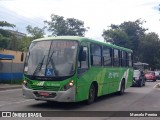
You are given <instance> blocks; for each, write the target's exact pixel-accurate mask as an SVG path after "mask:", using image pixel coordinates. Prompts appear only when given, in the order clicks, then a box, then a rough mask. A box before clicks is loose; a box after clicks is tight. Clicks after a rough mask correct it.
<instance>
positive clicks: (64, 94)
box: [22, 85, 75, 102]
mask: <svg viewBox="0 0 160 120" xmlns="http://www.w3.org/2000/svg"><path fill="white" fill-rule="evenodd" d="M22 92H23V96H24V97H25V98H28V99H36V100H44V101H57V102H75V86H73V87H71V88H70V89H68V90H66V91H43V90H32V89H29V88H27V87H25V86H24V85H22ZM40 92H44V93H47V94H49V96H41V95H39V93H40Z"/></svg>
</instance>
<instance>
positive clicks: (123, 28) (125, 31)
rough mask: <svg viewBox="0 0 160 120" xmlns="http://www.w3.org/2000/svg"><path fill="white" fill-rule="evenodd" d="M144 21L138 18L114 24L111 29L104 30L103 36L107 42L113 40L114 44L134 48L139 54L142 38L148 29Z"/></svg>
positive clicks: (135, 53)
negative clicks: (144, 26) (144, 25)
mask: <svg viewBox="0 0 160 120" xmlns="http://www.w3.org/2000/svg"><path fill="white" fill-rule="evenodd" d="M144 22H145V21H142V20H140V19H138V20H136V21H133V22H132V21H128V22H123V23H121V24H120V25H114V24H112V25H111V26H110V29H108V30H104V31H103V34H102V36H103V37H104V39H105V40H106V41H107V42H108V41H112V43H113V44H116V45H119V46H122V47H127V48H130V49H132V50H133V51H134V55H135V56H137V54H138V51H137V50H138V47H139V43H140V40H141V38H142V37H143V36H144V35H145V31H146V30H147V29H145V28H143V26H142V25H143V23H144ZM135 58H137V57H135ZM137 59H138V58H137Z"/></svg>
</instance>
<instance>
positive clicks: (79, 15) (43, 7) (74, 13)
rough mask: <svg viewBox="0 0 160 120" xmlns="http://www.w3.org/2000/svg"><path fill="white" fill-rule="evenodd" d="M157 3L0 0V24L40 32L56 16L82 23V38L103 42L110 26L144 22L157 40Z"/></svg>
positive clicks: (139, 0) (159, 30) (159, 5)
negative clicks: (8, 24) (28, 26)
mask: <svg viewBox="0 0 160 120" xmlns="http://www.w3.org/2000/svg"><path fill="white" fill-rule="evenodd" d="M159 8H160V1H159V0H0V21H7V22H10V23H12V24H15V25H16V27H15V28H14V29H13V30H18V31H19V32H23V33H27V32H26V26H27V25H32V26H33V27H40V28H42V27H43V26H44V25H45V24H44V22H43V21H44V20H50V15H51V14H52V13H53V14H56V15H59V16H63V17H64V18H65V19H66V18H75V19H79V20H82V21H84V26H85V27H90V29H89V30H88V32H86V34H85V36H86V37H89V38H93V39H96V40H99V41H104V40H103V37H102V32H103V30H104V29H105V30H107V29H108V28H109V26H110V25H111V24H117V25H119V24H121V23H123V22H124V21H135V20H137V19H140V18H141V19H142V20H145V21H146V23H144V25H143V27H144V28H148V29H149V30H148V31H147V32H155V33H157V34H158V35H159V36H160V11H159Z"/></svg>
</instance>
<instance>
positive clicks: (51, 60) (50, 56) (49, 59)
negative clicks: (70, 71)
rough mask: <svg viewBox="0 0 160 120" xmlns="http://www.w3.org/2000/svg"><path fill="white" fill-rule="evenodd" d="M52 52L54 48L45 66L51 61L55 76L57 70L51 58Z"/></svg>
mask: <svg viewBox="0 0 160 120" xmlns="http://www.w3.org/2000/svg"><path fill="white" fill-rule="evenodd" d="M53 53H54V50H53V51H52V53H51V55H50V57H49V58H48V61H47V64H46V68H47V66H48V64H49V63H50V61H51V65H52V67H53V69H54V73H55V76H57V75H58V72H57V70H56V67H55V64H54V61H53V59H52V56H53Z"/></svg>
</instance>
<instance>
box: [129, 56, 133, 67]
mask: <svg viewBox="0 0 160 120" xmlns="http://www.w3.org/2000/svg"><path fill="white" fill-rule="evenodd" d="M132 59H133V57H132V54H131V53H128V60H129V67H133V60H132Z"/></svg>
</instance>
